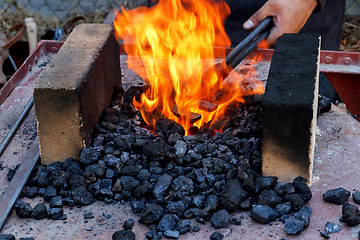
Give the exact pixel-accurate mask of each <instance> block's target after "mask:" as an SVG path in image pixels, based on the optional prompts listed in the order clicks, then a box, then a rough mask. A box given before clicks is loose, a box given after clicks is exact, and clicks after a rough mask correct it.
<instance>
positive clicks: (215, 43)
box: [114, 0, 264, 134]
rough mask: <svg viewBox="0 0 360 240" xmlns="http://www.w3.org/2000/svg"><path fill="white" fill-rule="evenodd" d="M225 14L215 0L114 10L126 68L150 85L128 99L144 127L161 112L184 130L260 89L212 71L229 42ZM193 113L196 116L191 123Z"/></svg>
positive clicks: (164, 1) (169, 0)
mask: <svg viewBox="0 0 360 240" xmlns="http://www.w3.org/2000/svg"><path fill="white" fill-rule="evenodd" d="M229 14H230V10H229V7H228V6H227V5H226V3H225V2H223V1H214V0H159V2H158V3H157V5H155V6H154V7H152V8H147V7H140V8H136V9H133V10H129V11H128V10H125V9H121V13H120V12H117V16H116V19H115V20H114V26H115V31H116V36H117V38H118V39H120V38H121V39H123V40H124V43H125V45H124V49H125V51H126V53H127V54H128V62H127V64H128V67H129V68H130V69H132V70H134V71H135V72H137V73H138V74H139V75H140V77H142V78H143V79H144V81H145V82H146V83H147V84H149V85H150V86H149V88H148V89H147V90H146V92H145V93H144V94H142V95H141V100H140V102H137V101H136V100H135V99H134V101H133V104H134V106H135V107H136V108H137V109H138V110H140V111H141V114H142V116H143V119H144V120H145V122H146V123H147V125H148V126H150V127H152V128H153V129H155V128H154V127H155V124H156V118H157V117H156V116H157V114H155V111H156V112H157V111H160V112H161V114H162V115H163V116H164V117H166V118H169V119H172V120H174V121H175V122H177V123H179V124H180V125H182V126H183V127H184V129H185V131H186V134H188V130H189V128H190V127H191V126H197V127H199V128H200V127H201V126H202V125H203V124H205V123H208V122H209V121H211V120H213V121H214V120H217V119H221V117H223V115H224V112H225V110H226V107H227V106H228V105H229V104H230V103H232V102H234V101H237V102H243V96H245V95H250V94H255V93H262V92H263V91H264V89H263V87H257V88H255V89H250V90H249V89H244V87H243V85H242V84H239V83H240V82H241V79H236V80H235V81H233V82H235V83H236V84H229V83H226V81H223V80H224V79H222V76H219V74H216V71H215V67H214V65H215V63H216V57H217V58H222V59H224V58H225V54H226V53H225V49H226V48H227V47H229V46H230V40H229V38H228V36H227V35H226V33H225V30H224V27H223V23H224V21H225V19H226V17H227V16H228V15H229ZM215 47H216V48H215ZM218 47H219V48H218ZM139 63H141V66H140V67H139ZM205 72H206V74H204V73H205ZM204 100H206V101H204ZM204 103H205V105H206V106H205V107H204ZM174 106H176V107H177V113H176V112H175V111H174ZM209 106H210V107H209ZM194 114H195V115H201V119H200V120H198V121H196V122H195V123H193V122H191V120H192V117H191V116H194ZM214 122H215V121H214Z"/></svg>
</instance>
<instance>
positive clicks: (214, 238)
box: [210, 231, 224, 240]
mask: <svg viewBox="0 0 360 240" xmlns="http://www.w3.org/2000/svg"><path fill="white" fill-rule="evenodd" d="M223 238H224V235H222V233H220V232H218V231H216V232H213V233H212V234H211V235H210V240H221V239H223Z"/></svg>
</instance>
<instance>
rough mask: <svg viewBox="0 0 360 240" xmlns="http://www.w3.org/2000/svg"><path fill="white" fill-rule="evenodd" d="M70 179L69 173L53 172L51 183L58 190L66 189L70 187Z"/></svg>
mask: <svg viewBox="0 0 360 240" xmlns="http://www.w3.org/2000/svg"><path fill="white" fill-rule="evenodd" d="M69 178H70V175H69V173H67V172H65V171H62V170H60V171H53V172H52V173H51V175H50V181H51V182H52V184H53V185H54V186H55V187H56V188H58V189H66V188H67V187H68V183H67V180H68V179H69Z"/></svg>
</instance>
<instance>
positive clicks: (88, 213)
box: [83, 212, 94, 219]
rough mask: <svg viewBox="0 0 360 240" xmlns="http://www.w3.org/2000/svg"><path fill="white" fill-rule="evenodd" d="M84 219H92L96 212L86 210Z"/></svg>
mask: <svg viewBox="0 0 360 240" xmlns="http://www.w3.org/2000/svg"><path fill="white" fill-rule="evenodd" d="M83 215H84V219H92V218H94V214H93V213H92V212H84V213H83Z"/></svg>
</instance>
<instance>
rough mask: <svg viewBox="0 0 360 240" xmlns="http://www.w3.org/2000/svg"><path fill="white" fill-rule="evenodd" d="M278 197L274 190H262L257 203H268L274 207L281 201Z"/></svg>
mask: <svg viewBox="0 0 360 240" xmlns="http://www.w3.org/2000/svg"><path fill="white" fill-rule="evenodd" d="M281 200H282V199H281V197H279V196H278V195H277V194H276V192H275V191H274V190H264V191H262V192H261V194H260V197H259V202H258V204H263V205H268V206H270V207H272V208H274V207H275V206H276V205H277V204H279V203H281Z"/></svg>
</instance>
